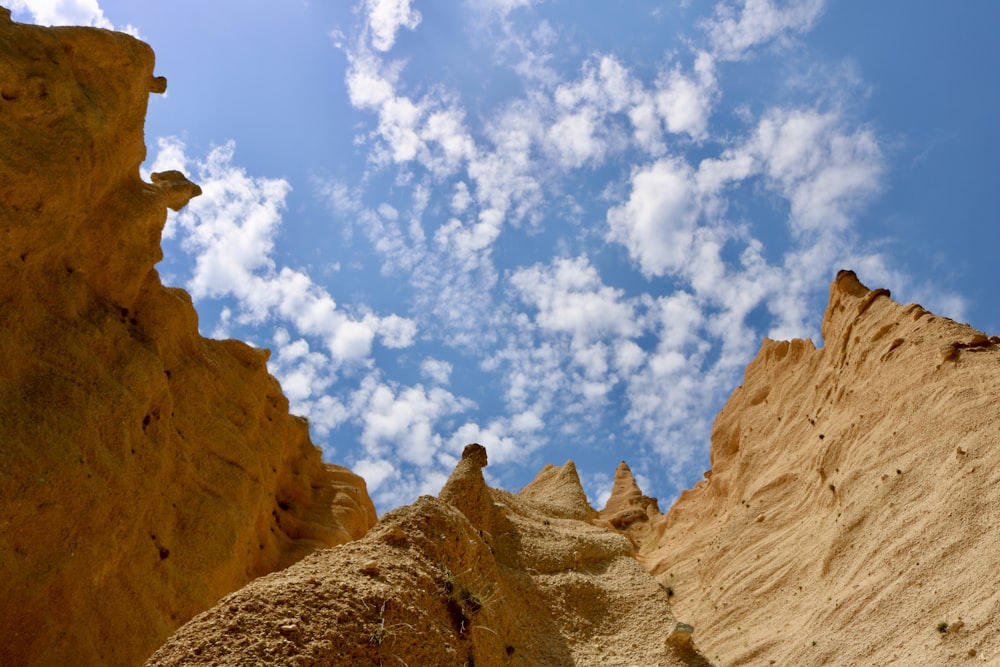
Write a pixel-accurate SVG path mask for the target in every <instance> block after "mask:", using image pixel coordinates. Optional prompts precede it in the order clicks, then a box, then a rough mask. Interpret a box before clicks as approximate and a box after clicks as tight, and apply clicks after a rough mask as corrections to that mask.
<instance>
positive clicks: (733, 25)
mask: <svg viewBox="0 0 1000 667" xmlns="http://www.w3.org/2000/svg"><path fill="white" fill-rule="evenodd" d="M824 4H825V0H790V1H789V2H787V3H786V4H785V5H784V6H780V7H779V6H778V5H777V4H775V2H774V1H773V0H744V1H743V3H742V6H741V8H740V9H739V11H737V10H736V9H735V8H733V7H732V6H731V5H729V4H726V3H719V5H717V6H716V10H715V16H714V17H713V18H712V20H710V21H707V22H706V23H705V24H704V28H705V30H706V31H707V33H708V38H709V41H710V42H711V44H712V47H713V51H714V53H715V54H716V55H717V56H718V57H719V58H721V59H723V60H742V59H743V58H745V57H746V56H747V55H748V53H749V51H750V50H751V49H753V48H754V47H756V46H760V45H761V44H765V43H767V42H770V41H773V40H781V39H787V37H788V35H789V33H796V32H808V31H809V30H811V29H812V28H813V26H814V25H815V24H816V20H817V19H818V18H819V15H820V14H821V13H822V11H823V6H824Z"/></svg>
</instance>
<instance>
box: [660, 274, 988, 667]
mask: <svg viewBox="0 0 1000 667" xmlns="http://www.w3.org/2000/svg"><path fill="white" fill-rule="evenodd" d="M822 333H823V339H824V341H825V345H824V347H823V348H822V349H817V348H816V347H815V346H814V345H813V343H812V342H811V341H809V340H793V341H790V342H788V341H782V342H779V341H773V340H765V341H764V343H763V345H762V346H761V349H760V352H759V353H758V355H757V357H756V359H754V360H753V361H752V362H751V363H750V364H749V365H748V366H747V368H746V373H745V379H744V382H743V385H741V386H740V387H739V388H737V389H736V390H735V391H734V392H733V394H732V396H731V397H730V399H729V401H728V402H727V403H726V405H725V407H724V408H723V410H722V411H721V412H720V413H719V415H718V417H717V418H716V421H715V426H714V429H713V433H712V446H711V457H712V469H711V471H710V472H708V473H706V477H707V479H706V480H703V481H701V482H699V483H698V484H697V485H695V487H694V488H693V489H690V490H688V491H685V492H684V493H683V494H682V495H681V497H680V498H679V499H678V500H677V502H676V503H675V504H674V506H673V507H672V508H671V509H670V511H669V512H668V513H667V515H666V517H665V518H664V520H663V521H661V522H659V523H658V524H657V526H656V528H655V536H654V539H653V540H652V541H651V542H649V543H647V544H646V547H645V548H644V549H643V551H642V553H641V559H642V560H643V562H644V563H645V565H646V566H647V567H648V568H649V569H650V570H651V571H652V572H653V573H654V574H655V575H656V576H657V578H658V579H659V581H660V582H661V583H663V584H664V585H665V586H669V587H670V589H671V590H672V591H674V592H675V596H674V597H673V598H672V602H673V606H674V609H675V610H676V612H677V613H678V615H680V616H682V617H683V618H684V619H685V620H688V621H690V622H691V623H693V624H694V625H695V626H696V627H697V628H698V637H699V645H700V646H701V647H702V649H703V650H704V651H705V654H706V655H707V656H709V657H711V658H712V659H713V660H717V661H718V662H719V663H720V664H723V665H726V666H727V667H736V666H737V665H761V664H764V665H766V664H777V665H804V666H809V665H895V664H898V665H928V666H930V665H943V664H961V663H962V662H963V661H970V662H982V661H996V660H998V659H1000V644H998V642H997V629H998V628H1000V598H998V597H997V585H998V581H1000V579H998V576H997V554H998V553H1000V523H998V522H997V507H1000V404H998V403H997V397H998V396H1000V345H998V343H1000V338H997V337H995V336H994V337H988V336H986V335H985V334H984V333H982V332H980V331H976V330H975V329H973V328H971V327H969V326H967V325H964V324H959V323H956V322H954V321H952V320H949V319H945V318H941V317H936V316H934V315H933V314H931V313H929V312H927V311H926V310H924V309H923V308H921V307H920V306H918V305H915V304H914V305H909V306H903V305H901V304H899V303H896V302H895V301H893V300H892V299H891V298H890V294H889V292H888V290H884V289H876V290H869V289H868V288H867V287H865V286H864V285H862V284H861V283H860V282H859V281H858V279H857V277H856V276H855V275H854V274H853V273H852V272H849V271H842V272H841V273H840V274H839V275H838V276H837V278H836V280H835V281H834V282H833V283H832V285H831V286H830V300H829V305H828V307H827V309H826V314H825V316H824V318H823V325H822ZM991 664H993V663H992V662H991Z"/></svg>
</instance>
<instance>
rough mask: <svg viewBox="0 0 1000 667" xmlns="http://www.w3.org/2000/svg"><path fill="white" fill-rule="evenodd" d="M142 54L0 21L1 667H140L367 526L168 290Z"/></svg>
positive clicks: (348, 492)
mask: <svg viewBox="0 0 1000 667" xmlns="http://www.w3.org/2000/svg"><path fill="white" fill-rule="evenodd" d="M165 85H166V84H165V81H164V80H163V79H162V78H158V77H154V76H153V52H152V50H151V49H150V48H149V47H148V46H146V45H145V44H143V43H142V42H140V41H138V40H136V39H133V38H132V37H129V36H128V35H124V34H119V33H113V32H109V31H105V30H98V29H91V28H43V27H37V26H27V25H20V24H16V23H13V22H12V21H11V20H10V14H9V12H7V11H6V10H3V9H0V664H4V665H133V664H137V663H139V662H141V661H142V660H144V659H145V658H146V657H148V655H149V654H151V653H152V651H153V650H154V649H155V648H156V647H157V646H158V645H159V644H160V643H162V641H163V640H164V639H165V638H166V637H167V636H168V635H169V634H170V633H171V632H172V631H173V630H174V629H175V628H176V627H178V626H179V625H180V624H181V623H183V622H184V621H186V620H187V619H189V618H191V617H192V616H193V615H194V614H195V613H197V612H199V611H201V610H202V609H205V608H207V607H209V606H211V605H212V604H214V603H215V602H216V601H217V600H218V599H219V598H220V597H221V596H222V595H224V594H226V593H228V592H230V591H232V590H234V589H236V588H239V587H240V586H242V585H243V584H245V583H247V582H248V581H250V580H251V579H253V578H254V577H257V576H259V575H262V574H265V573H267V572H271V571H274V570H275V569H277V568H280V567H283V566H286V565H288V564H290V563H291V562H293V561H295V560H297V559H299V558H301V557H302V556H304V555H305V554H307V553H309V552H311V551H312V550H314V549H316V548H317V547H322V546H332V545H336V544H340V543H343V542H345V541H347V540H350V539H352V538H356V537H360V536H361V535H363V534H364V533H365V532H366V530H367V529H368V527H369V526H371V525H372V524H373V523H374V521H375V513H374V508H373V507H372V504H371V501H370V500H369V498H368V495H367V492H366V490H365V486H364V482H363V480H361V479H360V478H358V477H357V476H355V475H353V474H351V473H350V472H349V471H347V470H346V469H343V468H340V467H337V466H330V465H325V464H324V463H323V462H322V460H321V456H320V452H319V450H318V449H317V448H316V447H315V446H314V445H312V443H311V442H310V440H309V434H308V428H307V426H306V424H305V422H304V421H303V420H301V419H298V418H296V417H292V416H290V415H289V414H288V403H287V401H286V400H285V398H284V397H283V396H282V393H281V388H280V387H279V386H278V383H277V381H276V380H275V379H274V378H273V377H271V376H270V375H268V373H267V369H266V365H265V361H266V359H267V354H268V353H267V352H266V351H264V350H256V349H253V348H251V347H248V346H247V345H244V344H243V343H240V342H237V341H214V340H206V339H204V338H202V337H201V336H199V334H198V326H197V317H196V314H195V311H194V308H193V307H192V304H191V300H190V298H189V297H188V295H187V294H186V293H184V292H183V291H181V290H177V289H168V288H165V287H163V286H162V285H161V284H160V280H159V277H158V275H157V273H156V271H155V270H154V269H153V266H154V264H155V263H156V262H157V261H159V259H160V257H161V253H160V246H159V240H160V233H161V231H162V228H163V224H164V221H165V219H166V209H167V207H170V208H174V209H177V208H180V207H182V206H183V205H184V204H185V203H187V201H188V200H189V199H190V198H191V197H192V196H196V195H197V194H198V193H199V192H200V190H199V188H198V186H196V185H194V184H192V183H190V182H189V181H187V179H186V178H184V176H183V175H182V174H180V173H177V172H167V173H163V174H154V175H153V178H152V181H153V182H152V183H146V182H144V181H143V180H142V179H141V178H140V175H139V165H140V164H141V162H142V161H143V159H144V156H145V147H144V143H143V121H144V115H145V110H146V102H147V97H148V95H149V93H150V91H158V92H162V91H163V90H164V89H165Z"/></svg>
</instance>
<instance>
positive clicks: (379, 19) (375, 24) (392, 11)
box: [365, 0, 421, 51]
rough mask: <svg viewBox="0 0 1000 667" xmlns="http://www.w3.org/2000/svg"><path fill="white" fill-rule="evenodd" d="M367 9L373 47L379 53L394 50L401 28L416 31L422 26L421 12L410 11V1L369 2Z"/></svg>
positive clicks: (375, 0) (374, 0)
mask: <svg viewBox="0 0 1000 667" xmlns="http://www.w3.org/2000/svg"><path fill="white" fill-rule="evenodd" d="M365 7H366V9H367V11H368V25H369V26H370V28H371V31H372V46H374V47H375V48H376V49H378V50H379V51H388V50H389V49H391V48H392V45H393V44H394V43H395V42H396V33H397V32H398V31H399V29H400V28H408V29H410V30H415V29H416V27H417V26H418V25H420V19H421V17H420V12H418V11H417V10H415V9H410V0H367V2H366V3H365Z"/></svg>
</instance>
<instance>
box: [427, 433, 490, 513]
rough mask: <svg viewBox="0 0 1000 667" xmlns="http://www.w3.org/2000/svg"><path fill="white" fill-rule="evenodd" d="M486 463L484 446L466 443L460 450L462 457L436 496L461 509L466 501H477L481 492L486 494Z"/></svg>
mask: <svg viewBox="0 0 1000 667" xmlns="http://www.w3.org/2000/svg"><path fill="white" fill-rule="evenodd" d="M487 463H488V460H487V457H486V448H485V447H483V446H482V445H480V444H478V443H473V444H471V445H466V446H465V449H464V450H462V459H461V460H460V461H459V462H458V465H456V466H455V469H454V470H453V471H452V473H451V476H450V477H448V481H447V482H445V484H444V488H442V489H441V493H439V494H438V498H439V499H441V500H443V501H444V502H446V503H448V504H449V505H454V506H455V507H458V508H459V509H462V508H463V506H464V505H466V504H467V501H469V500H473V501H478V499H479V497H480V496H482V495H483V494H486V495H487V496H488V495H489V494H488V491H487V487H486V480H485V479H484V478H483V468H484V467H486V465H487ZM470 496H471V497H470Z"/></svg>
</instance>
